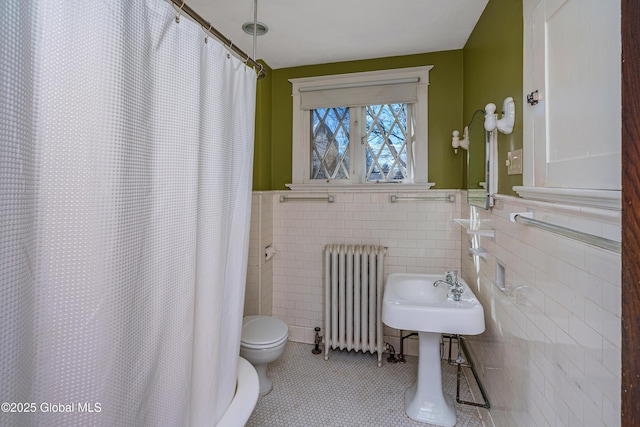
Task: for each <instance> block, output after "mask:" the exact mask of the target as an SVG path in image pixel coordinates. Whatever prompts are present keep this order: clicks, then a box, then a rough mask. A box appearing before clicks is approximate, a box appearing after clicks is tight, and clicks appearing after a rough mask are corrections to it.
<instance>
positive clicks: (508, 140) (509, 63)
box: [463, 0, 523, 195]
mask: <svg viewBox="0 0 640 427" xmlns="http://www.w3.org/2000/svg"><path fill="white" fill-rule="evenodd" d="M522 45H523V18H522V2H521V1H513V0H490V1H489V3H488V4H487V7H486V8H485V10H484V12H483V13H482V16H481V17H480V20H479V21H478V23H477V24H476V26H475V28H474V30H473V32H472V33H471V36H469V40H467V44H466V45H465V47H464V49H463V56H464V108H463V111H464V113H463V116H464V123H468V122H469V121H470V120H471V116H472V114H473V112H474V111H475V110H476V109H478V108H480V109H484V106H485V105H486V104H487V103H489V102H493V103H494V104H496V106H497V107H498V108H497V112H500V111H501V110H502V101H503V100H504V98H506V97H507V96H512V97H513V99H514V101H515V104H516V124H515V126H514V130H513V133H512V134H510V135H504V134H502V133H499V135H498V162H497V165H498V175H499V176H498V192H499V193H501V194H512V195H515V193H514V192H513V190H512V187H513V186H514V185H522V175H507V167H506V166H505V162H506V160H507V152H509V151H511V150H517V149H518V148H522V131H523V127H522V108H523V102H522V98H523V97H522V91H523V89H522V72H523V70H522Z"/></svg>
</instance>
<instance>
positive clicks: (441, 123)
mask: <svg viewBox="0 0 640 427" xmlns="http://www.w3.org/2000/svg"><path fill="white" fill-rule="evenodd" d="M423 65H433V66H434V68H433V69H432V70H431V71H430V73H429V82H430V85H429V181H432V182H435V183H436V187H435V188H461V187H462V158H461V156H460V155H458V156H455V155H454V154H453V150H451V148H450V147H451V132H452V131H453V129H457V128H460V123H462V95H463V94H462V84H463V75H462V50H454V51H445V52H435V53H425V54H419V55H407V56H397V57H391V58H380V59H370V60H362V61H349V62H340V63H333V64H322V65H312V66H305V67H293V68H282V69H277V70H273V71H272V72H270V73H269V76H270V77H269V78H270V79H271V117H272V121H271V123H270V124H269V123H266V122H263V121H261V122H260V123H257V124H256V145H257V147H256V152H257V153H258V152H260V153H262V154H263V155H261V156H260V157H259V158H258V157H256V165H255V166H254V189H256V190H257V189H260V190H267V189H270V190H282V189H285V188H286V187H285V184H288V183H290V182H291V145H292V136H291V132H292V129H291V127H292V114H293V110H292V101H291V83H289V79H292V78H298V77H311V76H322V75H330V74H342V73H355V72H362V71H373V70H383V69H391V68H405V67H417V66H423ZM263 81H264V80H262V81H261V83H260V84H261V85H262V84H263V83H262V82H263ZM265 83H267V82H265ZM266 93H267V91H266V90H264V92H261V93H260V94H259V96H262V95H263V94H264V95H265V96H266ZM263 102H266V100H263V99H259V101H258V104H260V105H263ZM259 144H264V145H265V147H258V145H259ZM267 146H268V147H269V148H267ZM269 149H270V156H269V155H267V153H266V151H269ZM267 169H269V170H270V173H266V170H267ZM258 171H259V173H256V172H258Z"/></svg>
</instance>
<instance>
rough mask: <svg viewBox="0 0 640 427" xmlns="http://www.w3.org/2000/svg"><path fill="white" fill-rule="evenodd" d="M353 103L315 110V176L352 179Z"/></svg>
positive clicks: (313, 115) (313, 150) (312, 122)
mask: <svg viewBox="0 0 640 427" xmlns="http://www.w3.org/2000/svg"><path fill="white" fill-rule="evenodd" d="M349 114H350V112H349V107H337V108H318V109H316V110H311V179H325V180H326V179H349Z"/></svg>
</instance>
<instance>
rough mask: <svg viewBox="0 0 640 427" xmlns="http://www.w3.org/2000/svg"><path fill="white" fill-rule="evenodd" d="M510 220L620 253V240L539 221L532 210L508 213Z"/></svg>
mask: <svg viewBox="0 0 640 427" xmlns="http://www.w3.org/2000/svg"><path fill="white" fill-rule="evenodd" d="M509 220H510V221H511V222H517V223H520V224H525V225H530V226H532V227H536V228H539V229H541V230H545V231H550V232H552V233H555V234H558V235H560V236H564V237H568V238H570V239H574V240H578V241H580V242H583V243H586V244H589V245H592V246H596V247H598V248H601V249H606V250H608V251H612V252H616V253H620V252H621V245H620V242H617V241H615V240H611V239H607V238H604V237H600V236H596V235H594V234H589V233H584V232H582V231H577V230H573V229H571V228H566V227H563V226H561V225H557V224H551V223H548V222H544V221H540V220H537V219H535V218H533V213H532V212H516V213H512V214H510V215H509Z"/></svg>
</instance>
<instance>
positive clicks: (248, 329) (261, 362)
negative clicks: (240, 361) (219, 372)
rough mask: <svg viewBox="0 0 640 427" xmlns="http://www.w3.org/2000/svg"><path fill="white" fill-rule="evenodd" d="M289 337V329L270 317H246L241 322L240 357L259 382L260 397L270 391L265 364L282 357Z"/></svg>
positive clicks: (271, 383) (269, 381)
mask: <svg viewBox="0 0 640 427" xmlns="http://www.w3.org/2000/svg"><path fill="white" fill-rule="evenodd" d="M288 337H289V327H288V326H287V324H286V323H284V322H283V321H282V320H280V319H276V318H275V317H270V316H246V317H245V318H244V319H243V320H242V337H241V339H240V356H242V357H244V358H245V359H247V360H248V361H249V362H251V364H252V365H253V367H254V368H256V371H257V372H258V378H259V380H260V396H264V395H265V394H267V393H269V392H270V391H271V388H272V387H273V382H272V380H271V378H269V377H268V376H267V364H269V363H271V362H273V361H275V360H276V359H277V358H278V357H280V356H282V353H283V352H284V347H285V346H286V344H287V338H288Z"/></svg>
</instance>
